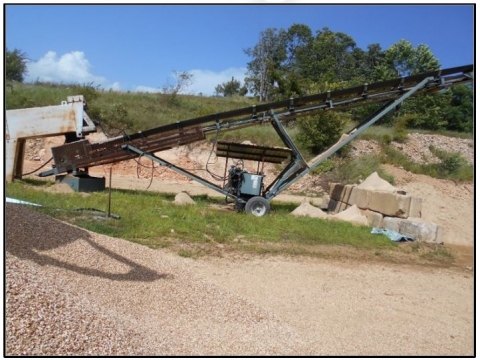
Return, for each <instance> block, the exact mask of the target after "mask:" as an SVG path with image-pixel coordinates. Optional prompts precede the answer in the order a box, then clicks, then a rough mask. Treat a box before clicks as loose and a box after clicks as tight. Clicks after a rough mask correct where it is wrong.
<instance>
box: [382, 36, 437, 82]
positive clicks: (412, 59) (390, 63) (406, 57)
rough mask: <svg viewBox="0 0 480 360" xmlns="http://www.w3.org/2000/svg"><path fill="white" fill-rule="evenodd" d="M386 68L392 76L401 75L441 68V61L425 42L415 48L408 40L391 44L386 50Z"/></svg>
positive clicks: (388, 74)
mask: <svg viewBox="0 0 480 360" xmlns="http://www.w3.org/2000/svg"><path fill="white" fill-rule="evenodd" d="M384 65H385V66H386V69H388V70H389V73H387V74H385V75H387V76H390V77H401V76H410V75H414V74H419V73H422V72H426V71H431V70H438V69H440V62H439V61H438V59H436V58H435V56H434V55H433V53H432V52H431V50H430V49H429V48H428V46H427V45H425V44H420V45H419V46H418V47H417V48H414V47H413V45H412V43H411V42H409V41H407V40H400V41H399V42H397V43H395V44H393V45H392V46H390V47H389V48H388V49H387V51H386V52H385V63H384Z"/></svg>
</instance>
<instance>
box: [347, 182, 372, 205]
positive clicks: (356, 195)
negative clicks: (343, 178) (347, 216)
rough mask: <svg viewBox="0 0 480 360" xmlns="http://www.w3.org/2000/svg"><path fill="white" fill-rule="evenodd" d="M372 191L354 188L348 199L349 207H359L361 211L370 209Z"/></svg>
mask: <svg viewBox="0 0 480 360" xmlns="http://www.w3.org/2000/svg"><path fill="white" fill-rule="evenodd" d="M371 192H372V191H370V190H367V189H359V188H358V187H354V188H352V190H351V192H350V197H349V198H348V201H347V204H348V205H357V206H358V208H360V209H368V204H369V201H370V194H371Z"/></svg>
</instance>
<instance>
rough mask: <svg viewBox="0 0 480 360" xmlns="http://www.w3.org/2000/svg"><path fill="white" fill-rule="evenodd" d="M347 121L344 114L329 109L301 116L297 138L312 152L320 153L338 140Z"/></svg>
mask: <svg viewBox="0 0 480 360" xmlns="http://www.w3.org/2000/svg"><path fill="white" fill-rule="evenodd" d="M346 123H347V119H346V117H345V115H344V114H342V113H338V112H329V111H327V112H322V113H320V114H319V115H316V116H306V117H303V118H300V119H299V120H298V122H297V127H298V133H297V135H296V140H297V141H298V142H300V143H301V144H302V145H303V146H304V147H305V148H306V149H308V151H310V152H311V153H313V154H319V153H321V152H322V151H324V150H325V149H327V148H328V147H329V146H331V145H333V144H335V142H336V141H338V139H339V138H340V135H341V133H342V130H343V129H344V128H345V125H346Z"/></svg>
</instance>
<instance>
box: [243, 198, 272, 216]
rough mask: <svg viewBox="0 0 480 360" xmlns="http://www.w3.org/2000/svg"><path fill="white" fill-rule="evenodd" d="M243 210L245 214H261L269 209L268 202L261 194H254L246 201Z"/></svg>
mask: <svg viewBox="0 0 480 360" xmlns="http://www.w3.org/2000/svg"><path fill="white" fill-rule="evenodd" d="M245 211H246V213H247V214H252V215H255V216H263V215H265V214H267V213H268V212H269V211H270V203H269V202H268V201H267V200H266V199H265V198H263V197H261V196H254V197H252V198H251V199H249V200H248V201H247V204H246V205H245Z"/></svg>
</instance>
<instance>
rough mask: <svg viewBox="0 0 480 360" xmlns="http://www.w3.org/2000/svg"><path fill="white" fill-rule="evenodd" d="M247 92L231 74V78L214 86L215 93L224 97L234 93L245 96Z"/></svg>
mask: <svg viewBox="0 0 480 360" xmlns="http://www.w3.org/2000/svg"><path fill="white" fill-rule="evenodd" d="M246 93H247V89H246V88H245V87H242V86H241V84H240V81H238V80H237V79H235V78H234V77H233V76H232V79H231V80H229V81H227V82H224V83H222V84H219V85H217V86H216V87H215V94H216V95H217V96H218V95H223V96H225V97H228V96H234V95H240V96H245V94H246Z"/></svg>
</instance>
